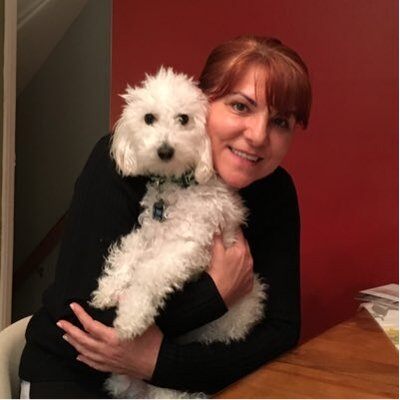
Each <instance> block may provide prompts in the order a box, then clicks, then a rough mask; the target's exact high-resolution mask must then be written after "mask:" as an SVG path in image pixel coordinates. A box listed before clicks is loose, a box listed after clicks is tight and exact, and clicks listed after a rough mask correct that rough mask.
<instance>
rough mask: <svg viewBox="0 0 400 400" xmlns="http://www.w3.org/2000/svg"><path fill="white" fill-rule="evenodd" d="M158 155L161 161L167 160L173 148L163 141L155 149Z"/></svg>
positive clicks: (172, 152) (171, 155) (170, 156)
mask: <svg viewBox="0 0 400 400" xmlns="http://www.w3.org/2000/svg"><path fill="white" fill-rule="evenodd" d="M157 154H158V157H160V158H161V160H163V161H169V160H170V159H171V158H172V157H173V155H174V149H173V148H172V147H171V146H170V145H169V144H167V143H163V144H162V145H161V146H160V147H159V148H158V149H157Z"/></svg>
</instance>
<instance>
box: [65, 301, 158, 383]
mask: <svg viewBox="0 0 400 400" xmlns="http://www.w3.org/2000/svg"><path fill="white" fill-rule="evenodd" d="M71 308H72V311H73V312H74V313H75V315H76V316H77V318H78V319H79V321H80V322H81V324H82V325H83V327H84V329H85V330H84V331H83V330H81V329H79V328H78V327H76V326H75V325H73V324H71V323H70V322H68V321H65V320H60V321H58V322H57V326H58V327H60V328H61V329H63V330H64V331H65V332H66V335H64V336H63V337H64V339H65V340H66V341H67V342H68V343H70V344H71V345H72V346H73V347H74V348H75V349H76V351H77V352H78V353H79V356H78V357H77V359H78V360H79V361H82V362H83V363H85V364H87V365H89V366H90V367H92V368H94V369H97V370H98V371H103V372H114V373H118V374H124V375H128V376H130V377H132V378H137V379H150V378H151V377H152V375H153V372H154V368H155V366H156V362H157V357H158V352H159V350H160V347H161V342H162V339H163V335H162V333H161V331H160V330H159V329H158V328H157V327H156V326H155V325H153V326H151V327H150V328H149V329H147V331H146V332H144V333H143V335H141V336H139V337H137V338H135V339H133V340H121V339H120V338H119V337H118V335H117V332H116V330H115V329H114V328H110V327H108V326H106V325H104V324H102V323H101V322H98V321H96V320H94V319H93V318H92V317H91V316H90V315H89V314H87V313H86V312H85V310H84V309H83V308H82V307H81V306H80V305H79V304H77V303H72V304H71Z"/></svg>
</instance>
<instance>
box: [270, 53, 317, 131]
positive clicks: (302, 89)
mask: <svg viewBox="0 0 400 400" xmlns="http://www.w3.org/2000/svg"><path fill="white" fill-rule="evenodd" d="M265 67H266V75H267V76H266V88H265V90H266V99H267V104H268V108H269V109H274V110H276V112H277V113H278V114H279V115H282V116H285V117H289V116H291V115H293V116H294V117H295V119H296V122H297V123H298V124H300V125H301V126H302V127H303V128H306V127H307V125H308V118H309V115H310V109H311V86H310V82H309V79H308V75H307V74H306V73H305V72H304V70H302V69H300V68H299V67H298V65H296V64H295V63H293V62H292V61H291V60H288V59H286V60H279V59H278V60H276V59H275V57H271V58H270V59H269V60H268V62H267V65H265Z"/></svg>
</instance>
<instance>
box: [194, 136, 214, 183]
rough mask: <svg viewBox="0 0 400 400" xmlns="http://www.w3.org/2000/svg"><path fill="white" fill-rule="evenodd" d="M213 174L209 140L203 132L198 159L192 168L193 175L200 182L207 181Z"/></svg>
mask: <svg viewBox="0 0 400 400" xmlns="http://www.w3.org/2000/svg"><path fill="white" fill-rule="evenodd" d="M213 175H214V168H213V162H212V154H211V141H210V139H209V137H208V135H207V134H206V133H205V134H204V137H203V141H202V146H201V148H200V150H199V161H198V163H197V166H196V168H195V170H194V177H195V179H196V181H197V182H198V183H200V184H202V183H205V182H207V181H208V180H209V179H211V177H212V176H213Z"/></svg>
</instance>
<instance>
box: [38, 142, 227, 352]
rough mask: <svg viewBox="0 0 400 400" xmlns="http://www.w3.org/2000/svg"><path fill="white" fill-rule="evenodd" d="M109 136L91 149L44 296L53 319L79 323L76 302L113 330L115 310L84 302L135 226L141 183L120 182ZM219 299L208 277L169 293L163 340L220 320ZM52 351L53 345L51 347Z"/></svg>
mask: <svg viewBox="0 0 400 400" xmlns="http://www.w3.org/2000/svg"><path fill="white" fill-rule="evenodd" d="M109 142H110V136H109V135H107V136H104V137H103V138H102V139H100V141H99V142H98V143H97V144H96V146H95V148H94V150H93V151H92V153H91V155H90V157H89V160H88V161H87V163H86V165H85V167H84V169H83V171H82V173H81V175H80V176H79V178H78V180H77V182H76V185H75V190H74V195H73V199H72V202H71V206H70V210H69V212H68V220H67V226H66V230H65V232H64V236H63V240H62V245H61V249H60V254H59V258H58V262H57V268H56V276H55V282H54V284H53V285H52V286H51V287H50V288H49V289H48V290H47V291H46V292H45V294H44V298H43V300H44V306H45V309H46V310H47V312H48V313H49V314H50V315H51V318H52V320H54V321H57V320H59V319H66V320H69V321H70V322H73V323H78V321H77V319H76V318H75V316H74V314H73V313H72V312H71V309H70V307H69V304H70V303H71V302H77V303H79V304H80V305H82V306H83V307H84V308H85V309H86V310H87V311H88V312H89V314H90V315H91V316H92V317H93V318H95V319H96V320H98V321H100V322H102V323H104V324H106V325H109V326H110V325H112V322H113V320H114V318H115V309H109V310H105V311H101V310H98V309H95V308H93V307H90V306H89V305H88V300H89V299H90V295H91V293H92V292H93V290H95V289H96V287H97V279H98V277H99V276H100V274H101V271H102V268H103V265H104V260H105V257H106V256H107V254H108V248H109V246H110V245H111V244H113V243H115V242H116V241H117V240H118V239H119V237H121V236H122V235H126V234H128V233H129V232H130V231H131V230H132V229H133V228H134V226H135V225H136V224H137V219H138V215H139V213H140V211H141V209H140V204H139V203H140V201H141V199H142V197H143V196H144V194H145V190H146V186H145V185H146V179H145V178H143V177H137V178H123V177H122V176H121V175H119V174H118V173H117V172H116V169H115V165H114V162H113V160H112V159H111V158H110V144H109ZM226 310H227V308H226V306H225V302H224V299H223V298H222V297H221V295H220V294H219V290H218V289H217V287H216V285H215V284H214V281H213V279H212V278H211V277H210V275H208V274H207V273H204V274H202V275H201V276H200V278H199V279H198V281H196V282H189V283H188V284H187V285H186V286H185V287H184V288H183V290H182V291H180V292H176V293H174V294H173V295H172V296H171V298H170V299H168V300H167V304H166V307H165V309H164V310H162V311H161V314H160V316H159V317H158V319H157V324H158V325H159V326H160V328H161V329H162V331H163V332H164V333H165V334H166V335H167V336H170V337H172V336H176V335H180V334H182V333H185V332H187V331H190V330H192V329H195V328H197V327H199V326H201V325H204V324H205V323H207V322H210V321H213V320H215V319H217V318H219V317H220V316H221V315H223V314H224V313H225V312H226ZM54 347H55V349H56V350H57V346H54Z"/></svg>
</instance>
